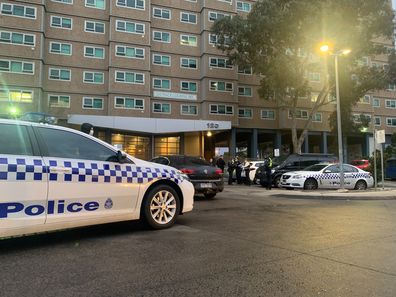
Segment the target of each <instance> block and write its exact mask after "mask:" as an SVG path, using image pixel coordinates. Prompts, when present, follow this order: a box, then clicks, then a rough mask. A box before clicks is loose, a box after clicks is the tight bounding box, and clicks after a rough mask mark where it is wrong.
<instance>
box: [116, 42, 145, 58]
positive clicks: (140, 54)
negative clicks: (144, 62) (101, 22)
mask: <svg viewBox="0 0 396 297" xmlns="http://www.w3.org/2000/svg"><path fill="white" fill-rule="evenodd" d="M116 56H118V57H125V58H134V59H144V49H143V48H138V47H130V46H123V45H116Z"/></svg>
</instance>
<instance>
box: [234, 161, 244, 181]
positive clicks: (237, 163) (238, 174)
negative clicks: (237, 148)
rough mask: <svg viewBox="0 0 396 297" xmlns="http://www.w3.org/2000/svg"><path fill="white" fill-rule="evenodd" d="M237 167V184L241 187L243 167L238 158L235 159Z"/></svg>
mask: <svg viewBox="0 0 396 297" xmlns="http://www.w3.org/2000/svg"><path fill="white" fill-rule="evenodd" d="M235 166H236V168H235V171H236V179H237V184H238V185H240V184H241V183H242V170H243V166H242V162H241V161H240V160H239V157H238V156H237V157H236V158H235Z"/></svg>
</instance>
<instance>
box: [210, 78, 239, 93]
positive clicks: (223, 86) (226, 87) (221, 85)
mask: <svg viewBox="0 0 396 297" xmlns="http://www.w3.org/2000/svg"><path fill="white" fill-rule="evenodd" d="M209 84H210V86H209V89H210V90H211V91H218V92H232V91H233V90H234V84H233V83H230V82H225V81H214V80H211V81H210V82H209Z"/></svg>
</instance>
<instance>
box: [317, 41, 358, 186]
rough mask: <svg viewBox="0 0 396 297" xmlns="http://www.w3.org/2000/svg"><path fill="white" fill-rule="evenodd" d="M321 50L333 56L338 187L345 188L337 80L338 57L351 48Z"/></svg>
mask: <svg viewBox="0 0 396 297" xmlns="http://www.w3.org/2000/svg"><path fill="white" fill-rule="evenodd" d="M320 50H321V51H322V52H325V53H326V52H328V53H329V54H330V55H331V56H334V67H335V85H336V105H337V136H338V159H339V162H340V188H341V189H342V190H343V189H344V188H345V183H344V166H343V164H344V152H343V149H342V129H341V105H340V87H339V82H338V57H339V56H345V55H348V54H349V53H350V52H351V50H349V49H344V50H340V51H337V52H335V53H333V52H330V48H329V46H328V45H327V44H324V45H322V46H321V47H320Z"/></svg>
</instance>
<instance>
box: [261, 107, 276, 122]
mask: <svg viewBox="0 0 396 297" xmlns="http://www.w3.org/2000/svg"><path fill="white" fill-rule="evenodd" d="M261 118H262V119H263V120H275V111H274V110H269V109H262V110H261Z"/></svg>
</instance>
